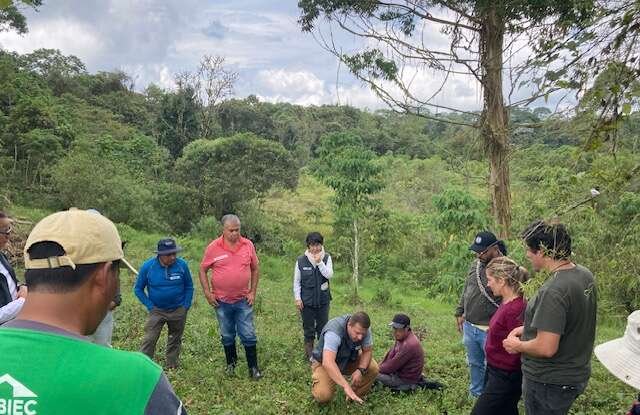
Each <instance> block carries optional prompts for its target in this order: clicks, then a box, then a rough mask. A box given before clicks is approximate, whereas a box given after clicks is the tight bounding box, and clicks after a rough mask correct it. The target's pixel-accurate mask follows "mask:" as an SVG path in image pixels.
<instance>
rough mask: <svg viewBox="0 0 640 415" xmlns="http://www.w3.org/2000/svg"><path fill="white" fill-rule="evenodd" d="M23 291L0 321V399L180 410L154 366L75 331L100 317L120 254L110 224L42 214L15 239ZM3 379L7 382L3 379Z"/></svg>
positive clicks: (54, 406) (115, 282)
mask: <svg viewBox="0 0 640 415" xmlns="http://www.w3.org/2000/svg"><path fill="white" fill-rule="evenodd" d="M24 259H25V269H26V273H25V279H26V281H27V285H28V286H29V296H28V297H27V299H26V301H25V304H24V306H23V308H22V310H21V312H20V313H19V314H18V316H17V317H16V319H15V320H12V321H11V322H9V323H7V324H5V325H4V326H2V328H0V337H1V338H2V341H1V342H0V355H2V356H11V355H15V352H16V350H22V351H24V352H25V353H28V356H25V358H24V359H15V358H13V359H2V360H0V407H2V405H4V407H5V408H10V409H9V410H10V411H13V412H9V413H24V414H62V413H64V414H67V415H73V414H78V415H79V414H92V415H98V414H185V413H186V411H185V410H184V408H183V406H182V403H181V402H180V400H179V399H178V397H177V396H176V395H175V393H174V392H173V390H172V388H171V385H170V384H169V382H168V380H167V378H166V377H165V375H164V374H163V373H162V369H161V368H160V367H159V366H158V365H156V364H155V363H153V362H152V361H151V360H150V359H149V358H147V357H146V356H144V355H143V354H141V353H133V352H125V351H120V350H114V349H109V348H106V347H101V346H98V345H95V344H93V343H91V342H89V341H87V339H86V338H85V337H84V336H86V335H88V334H91V333H93V332H94V331H95V330H96V327H97V326H98V324H99V323H100V321H102V319H103V318H104V316H105V314H106V313H107V310H108V308H109V304H110V303H111V301H112V299H113V298H114V295H115V293H116V291H117V290H118V287H119V279H118V276H119V267H120V265H121V264H122V263H123V262H126V261H125V260H124V257H123V252H122V242H121V240H120V236H119V235H118V231H117V229H116V227H115V226H114V224H113V223H112V222H111V221H109V220H108V219H107V218H105V217H104V216H102V215H100V214H96V213H95V212H89V211H84V210H77V209H73V210H68V211H63V212H57V213H54V214H52V215H49V216H47V217H46V218H44V219H43V220H41V221H40V222H39V223H38V224H36V226H35V227H34V228H33V230H32V232H31V234H30V235H29V237H28V238H27V242H26V244H25V248H24ZM5 384H7V385H9V387H6V386H5Z"/></svg>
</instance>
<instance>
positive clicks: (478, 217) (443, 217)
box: [433, 188, 488, 236]
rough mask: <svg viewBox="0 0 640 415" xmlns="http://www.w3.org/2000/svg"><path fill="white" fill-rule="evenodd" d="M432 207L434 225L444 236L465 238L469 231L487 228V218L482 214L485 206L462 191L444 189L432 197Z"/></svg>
mask: <svg viewBox="0 0 640 415" xmlns="http://www.w3.org/2000/svg"><path fill="white" fill-rule="evenodd" d="M433 205H434V206H435V208H436V211H437V216H436V218H435V225H436V227H437V228H438V229H440V231H441V232H444V233H445V234H448V235H464V236H466V235H467V234H468V232H469V231H468V230H469V229H485V228H486V227H487V224H488V220H487V217H486V216H484V215H483V214H482V212H483V211H486V206H485V205H484V204H483V203H482V202H481V201H479V200H477V199H475V198H474V197H472V196H471V195H470V194H469V193H467V192H465V191H463V190H460V189H454V188H449V189H445V190H444V191H443V192H442V193H440V194H438V195H436V196H434V197H433ZM465 230H467V231H465Z"/></svg>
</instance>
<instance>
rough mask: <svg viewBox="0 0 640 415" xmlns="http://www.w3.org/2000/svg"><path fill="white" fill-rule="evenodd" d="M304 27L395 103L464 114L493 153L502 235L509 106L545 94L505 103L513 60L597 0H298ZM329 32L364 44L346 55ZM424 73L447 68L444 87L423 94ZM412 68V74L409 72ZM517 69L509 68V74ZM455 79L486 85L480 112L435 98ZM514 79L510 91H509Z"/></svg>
mask: <svg viewBox="0 0 640 415" xmlns="http://www.w3.org/2000/svg"><path fill="white" fill-rule="evenodd" d="M298 7H299V8H300V11H301V16H300V19H299V24H300V26H301V28H302V30H303V31H307V32H311V31H314V30H315V33H317V35H318V36H317V38H318V39H319V40H320V42H321V43H322V44H323V45H324V46H325V48H326V49H327V50H329V51H330V52H332V53H334V54H335V55H336V56H337V57H338V58H339V59H340V61H341V62H343V63H344V64H346V66H347V67H348V68H349V70H350V71H351V72H352V73H353V74H354V75H355V76H356V77H357V78H359V79H360V80H362V81H364V82H365V83H366V84H367V85H369V86H370V87H371V89H372V90H373V91H374V92H375V93H376V94H377V95H378V96H379V97H380V98H381V99H382V100H383V101H384V102H386V103H387V104H388V105H389V106H390V107H391V108H393V109H394V110H397V111H402V112H408V113H414V114H418V115H421V116H423V117H427V118H438V119H441V118H440V117H437V115H434V114H433V110H436V111H443V110H444V111H455V112H461V113H466V115H468V116H470V117H471V118H472V119H473V121H472V122H462V121H452V120H450V119H448V120H447V119H444V120H443V121H446V122H454V123H458V124H462V125H467V126H470V127H474V128H477V129H478V130H479V132H480V136H481V138H482V140H483V143H484V147H485V150H486V154H487V156H488V158H489V165H490V169H489V171H490V173H489V180H488V184H489V192H490V194H491V201H492V204H491V206H492V213H493V216H494V220H495V224H496V227H497V228H498V230H499V231H500V233H501V235H503V236H504V235H506V234H507V233H508V232H509V228H510V226H511V197H510V191H509V189H510V180H509V129H510V125H509V109H510V108H511V107H514V106H518V105H522V104H527V103H529V102H533V101H534V100H535V99H536V98H539V96H530V97H528V98H527V99H525V100H519V101H512V102H508V103H505V96H506V97H507V98H509V99H510V98H511V93H512V92H513V90H515V89H517V83H518V82H519V81H520V80H518V79H517V77H515V78H509V80H508V81H509V82H506V80H505V73H506V72H507V71H508V70H509V69H513V68H509V67H508V66H507V65H506V64H505V62H508V61H510V59H511V57H512V55H514V54H516V53H517V49H518V48H523V47H525V48H526V46H527V44H528V43H529V42H531V41H532V40H531V39H527V35H529V34H531V33H534V32H536V31H535V30H534V29H536V28H539V27H541V26H547V25H552V26H554V27H558V28H569V27H571V24H573V23H575V22H577V21H584V20H586V19H587V18H588V17H589V15H590V13H591V11H592V9H593V4H592V2H591V0H586V1H583V0H569V1H562V2H559V1H556V0H539V1H524V0H523V1H507V0H498V1H496V0H475V1H473V0H468V1H464V0H430V1H427V0H300V1H299V3H298ZM325 24H326V25H328V27H329V28H330V33H331V34H333V33H334V29H335V30H341V31H343V32H346V33H347V34H349V35H351V36H354V37H355V38H356V39H362V40H363V41H364V42H363V43H364V46H362V47H360V48H358V49H357V50H356V51H355V52H353V53H347V52H343V50H342V46H341V45H339V44H338V43H336V40H335V38H334V36H327V35H326V31H323V30H320V29H319V27H326V26H325ZM438 31H440V32H441V33H442V34H444V35H445V36H447V37H448V41H447V42H444V43H443V44H438V43H437V42H435V41H434V40H433V36H431V35H432V34H433V33H436V32H438ZM420 71H438V72H442V73H443V74H444V75H443V79H444V80H443V84H442V85H441V86H440V87H439V88H438V89H437V90H436V91H435V92H433V91H431V92H429V93H428V94H426V95H424V94H421V93H420V91H421V90H422V88H421V87H422V86H421V85H416V84H415V75H416V73H418V72H420ZM410 72H411V73H410ZM509 73H511V72H509ZM451 76H464V77H467V79H469V81H470V82H471V83H476V82H477V84H479V85H480V87H481V88H482V110H481V111H480V112H479V113H478V112H473V111H464V110H462V109H461V108H455V107H448V106H446V105H442V104H439V103H437V101H436V99H438V97H441V96H442V91H443V86H444V83H445V82H447V80H449V79H450V77H451ZM505 83H508V84H509V83H510V84H511V85H510V88H511V92H509V93H508V94H507V93H505V91H504V86H505Z"/></svg>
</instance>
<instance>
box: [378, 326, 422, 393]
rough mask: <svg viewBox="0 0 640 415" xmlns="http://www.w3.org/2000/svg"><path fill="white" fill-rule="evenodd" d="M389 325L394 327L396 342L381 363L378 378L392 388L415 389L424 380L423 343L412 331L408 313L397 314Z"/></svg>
mask: <svg viewBox="0 0 640 415" xmlns="http://www.w3.org/2000/svg"><path fill="white" fill-rule="evenodd" d="M389 326H391V327H392V328H393V337H394V338H395V339H396V343H395V344H394V345H393V347H392V348H391V350H389V351H388V352H387V354H386V355H385V356H384V359H383V360H382V363H380V374H379V375H378V377H377V378H376V380H377V381H379V382H380V383H382V384H383V385H384V386H387V387H389V388H392V389H397V390H403V389H406V390H409V389H413V388H415V387H417V386H418V384H419V383H421V381H422V368H423V366H424V351H423V350H422V345H420V340H418V338H417V337H416V335H415V334H413V331H411V320H410V319H409V316H407V315H406V314H396V315H395V316H394V317H393V321H392V322H391V323H389Z"/></svg>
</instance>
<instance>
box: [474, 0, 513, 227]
mask: <svg viewBox="0 0 640 415" xmlns="http://www.w3.org/2000/svg"><path fill="white" fill-rule="evenodd" d="M480 16H481V17H482V27H481V31H480V65H481V69H482V87H483V94H484V108H483V109H482V117H481V125H480V134H481V135H482V138H483V140H484V145H485V151H486V153H487V155H488V157H489V161H490V174H489V192H490V194H491V213H492V214H493V218H494V221H495V226H496V230H497V231H498V233H499V235H500V237H502V238H506V237H508V235H509V231H510V228H511V195H510V189H509V188H510V185H509V114H508V113H507V109H506V108H505V105H504V98H503V93H502V50H503V49H502V48H503V43H504V31H505V23H504V20H503V18H502V17H501V16H499V13H498V10H497V8H496V6H495V5H493V4H492V5H490V6H487V8H486V9H484V10H482V11H481V13H480Z"/></svg>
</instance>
